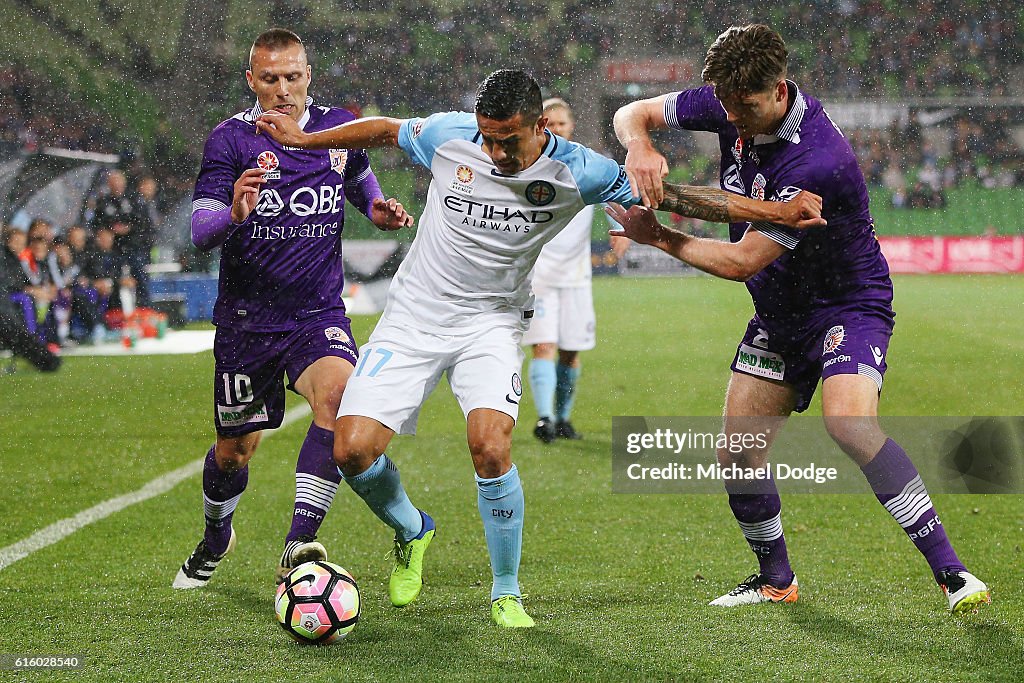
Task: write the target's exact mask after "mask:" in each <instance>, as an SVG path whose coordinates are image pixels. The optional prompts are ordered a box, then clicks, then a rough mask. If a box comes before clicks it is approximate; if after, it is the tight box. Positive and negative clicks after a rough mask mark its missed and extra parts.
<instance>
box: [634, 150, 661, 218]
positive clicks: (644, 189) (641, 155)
mask: <svg viewBox="0 0 1024 683" xmlns="http://www.w3.org/2000/svg"><path fill="white" fill-rule="evenodd" d="M667 175H668V162H667V161H665V157H663V156H661V154H659V153H658V150H656V149H654V146H653V145H651V144H650V143H649V142H637V143H634V144H632V145H630V147H629V151H628V152H626V177H627V178H629V189H630V190H631V191H632V192H633V196H634V197H639V198H640V200H641V201H642V202H643V205H644V206H646V207H650V208H652V209H656V208H658V205H659V204H661V202H662V200H663V199H665V188H664V187H662V180H663V179H664V178H665V176H667Z"/></svg>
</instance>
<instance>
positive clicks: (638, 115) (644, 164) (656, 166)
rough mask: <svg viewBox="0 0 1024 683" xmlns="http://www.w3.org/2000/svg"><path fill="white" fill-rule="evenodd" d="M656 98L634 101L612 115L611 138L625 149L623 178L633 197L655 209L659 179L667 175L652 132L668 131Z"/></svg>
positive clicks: (660, 196)
mask: <svg viewBox="0 0 1024 683" xmlns="http://www.w3.org/2000/svg"><path fill="white" fill-rule="evenodd" d="M666 97H668V95H667V94H666V95H659V96H657V97H652V98H650V99H648V100H637V101H636V102H630V103H629V104H627V105H625V106H624V107H621V108H620V109H619V110H618V111H617V112H615V118H614V119H613V124H614V126H615V136H616V137H617V138H618V139H619V143H620V144H621V145H622V146H623V147H625V148H626V164H625V168H626V177H628V178H629V188H630V189H631V190H632V191H633V196H634V197H639V198H640V200H641V201H642V203H643V205H644V206H647V207H650V208H653V209H656V208H658V206H659V205H660V204H661V202H662V200H663V199H664V198H665V195H664V190H663V188H662V180H663V179H664V178H665V176H666V175H668V162H667V161H665V157H663V156H662V155H661V154H660V153H659V152H658V150H657V149H655V148H654V143H652V142H651V134H650V131H652V130H662V129H665V128H668V123H666V121H665V98H666Z"/></svg>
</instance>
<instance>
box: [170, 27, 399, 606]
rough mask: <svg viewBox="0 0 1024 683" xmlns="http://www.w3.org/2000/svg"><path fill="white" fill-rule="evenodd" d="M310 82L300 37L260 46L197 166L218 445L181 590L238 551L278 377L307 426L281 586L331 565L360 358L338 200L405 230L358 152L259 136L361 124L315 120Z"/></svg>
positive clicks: (330, 115) (274, 35)
mask: <svg viewBox="0 0 1024 683" xmlns="http://www.w3.org/2000/svg"><path fill="white" fill-rule="evenodd" d="M311 75H312V70H311V68H310V66H309V63H308V61H307V59H306V50H305V48H304V46H303V44H302V41H301V40H300V39H299V37H298V36H297V35H295V34H294V33H292V32H291V31H287V30H284V29H270V30H268V31H265V32H264V33H262V34H261V35H260V36H259V37H258V38H257V39H256V41H255V42H254V43H253V46H252V49H251V51H250V53H249V70H248V71H246V80H247V81H248V84H249V88H250V89H251V90H252V91H253V92H254V93H256V105H255V106H254V107H253V108H252V109H249V110H247V111H244V112H241V113H239V114H236V115H235V116H233V117H231V118H230V119H228V120H227V121H224V122H223V123H221V124H220V125H219V126H217V127H216V128H215V129H214V130H213V132H212V133H211V134H210V137H209V139H208V140H207V142H206V148H205V150H204V152H203V162H202V167H201V168H200V171H199V178H198V180H197V181H196V188H195V194H194V201H193V213H192V241H193V242H194V243H195V245H196V246H197V247H199V248H200V249H205V250H209V249H212V248H214V247H217V246H220V247H221V269H220V284H219V292H218V296H217V303H216V305H215V307H214V313H213V321H214V324H215V325H216V326H217V334H216V338H215V342H214V350H213V353H214V359H215V362H216V369H215V376H214V423H215V426H216V430H217V442H216V444H215V446H214V447H213V448H211V449H210V451H209V452H208V453H207V455H206V465H205V467H204V469H203V500H204V512H205V518H206V531H205V533H204V535H203V539H202V540H201V541H200V542H199V544H198V545H197V546H196V549H195V551H193V553H192V555H191V556H190V557H189V558H188V559H187V560H186V561H185V563H184V564H183V565H182V567H181V569H180V570H179V571H178V574H177V576H176V577H175V579H174V583H173V585H174V587H175V588H197V587H200V586H203V585H205V584H206V582H207V581H209V579H210V576H211V574H212V573H213V571H214V570H215V569H216V568H217V565H218V563H219V562H220V561H221V559H222V558H223V557H224V555H225V554H227V553H228V552H229V551H230V550H231V549H232V547H233V546H234V542H235V532H234V530H233V529H232V527H231V518H232V515H233V513H234V510H235V506H236V505H237V504H238V500H239V498H240V497H241V495H242V492H243V491H244V490H245V487H246V484H247V482H248V478H249V467H248V463H249V459H250V458H251V457H252V455H253V452H254V451H255V450H256V447H257V445H258V444H259V441H260V434H261V432H262V430H264V429H273V428H276V427H278V426H280V424H281V421H282V419H283V417H284V410H285V394H284V386H283V385H282V382H283V380H284V378H285V376H286V375H287V380H288V385H287V388H288V389H291V390H292V391H295V392H297V393H299V394H301V395H302V396H303V397H304V398H305V399H306V400H307V401H308V402H309V405H310V408H312V410H313V422H312V424H310V426H309V431H308V432H307V434H306V439H305V441H304V442H303V444H302V448H301V449H300V450H299V457H298V462H297V464H296V469H295V505H294V509H293V513H292V525H291V529H290V530H289V532H288V535H287V537H286V538H285V549H284V552H283V553H282V555H281V561H280V565H279V566H278V568H277V574H276V579H277V581H278V582H280V581H281V580H283V577H284V576H285V575H286V574H287V572H288V570H289V569H290V568H291V567H293V566H295V565H297V564H300V563H302V562H306V561H310V560H314V559H326V556H327V553H326V550H325V548H324V547H323V545H321V544H320V543H318V542H316V540H315V538H316V533H317V531H318V529H319V527H320V524H321V523H322V522H323V519H324V516H325V515H326V514H327V511H328V509H329V508H330V506H331V502H332V501H333V499H334V494H335V491H336V490H337V487H338V482H339V481H340V477H339V475H338V470H337V468H336V467H335V466H334V461H333V459H332V451H333V448H334V431H333V428H334V419H335V416H336V415H337V411H338V402H339V400H340V398H341V394H342V392H343V391H344V388H345V383H346V381H347V380H348V377H349V375H350V374H351V372H352V367H353V365H354V364H355V362H356V358H357V354H358V351H357V347H356V343H355V341H353V339H352V333H351V329H350V327H349V319H348V317H347V316H346V315H345V305H344V303H343V301H342V298H341V291H342V286H343V284H344V273H343V264H342V258H341V234H342V230H343V228H344V220H345V214H344V206H345V200H346V199H347V200H348V201H349V202H351V203H352V204H353V205H354V206H355V207H356V208H358V209H359V210H360V211H361V212H362V213H364V214H365V215H366V216H367V217H368V218H369V219H370V220H371V221H372V222H373V223H374V225H376V226H377V227H379V228H381V229H384V230H393V229H398V228H401V227H403V226H407V225H410V224H411V223H412V218H411V217H410V216H408V215H407V214H406V213H405V210H404V209H403V208H402V205H401V204H398V203H397V202H396V201H395V200H393V199H392V200H388V201H385V200H384V199H383V196H382V194H381V191H380V187H379V186H378V184H377V179H376V178H375V177H374V175H373V172H372V171H371V170H370V161H369V158H368V157H367V156H366V152H365V151H364V150H361V149H331V150H325V151H322V152H306V151H302V150H295V149H287V148H285V147H283V146H281V145H279V144H277V143H276V142H275V141H274V140H273V139H272V138H270V137H269V136H258V137H257V136H256V135H255V133H256V132H257V131H256V128H255V127H254V125H253V121H254V120H255V119H257V118H258V117H259V116H260V115H261V114H263V113H264V112H266V111H276V112H278V113H280V114H282V115H284V116H287V117H289V118H290V119H292V120H294V121H296V122H297V125H299V126H302V127H303V128H305V129H307V130H321V129H323V128H330V127H332V126H336V125H338V124H340V123H344V122H346V121H351V120H352V119H354V118H355V116H353V114H352V113H351V112H349V111H347V110H345V109H337V108H331V107H323V106H312V104H313V102H312V98H310V97H308V96H307V90H308V88H309V84H310V79H311Z"/></svg>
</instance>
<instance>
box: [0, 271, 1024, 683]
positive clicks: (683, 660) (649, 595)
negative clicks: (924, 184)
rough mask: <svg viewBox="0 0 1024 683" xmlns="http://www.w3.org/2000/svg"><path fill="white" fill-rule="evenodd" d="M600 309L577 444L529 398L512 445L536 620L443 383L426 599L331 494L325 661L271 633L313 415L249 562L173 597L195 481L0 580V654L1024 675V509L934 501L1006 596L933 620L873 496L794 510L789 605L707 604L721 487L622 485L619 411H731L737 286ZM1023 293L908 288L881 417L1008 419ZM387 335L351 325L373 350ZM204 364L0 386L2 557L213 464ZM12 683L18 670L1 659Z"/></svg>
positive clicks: (196, 666)
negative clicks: (348, 585) (353, 605)
mask: <svg viewBox="0 0 1024 683" xmlns="http://www.w3.org/2000/svg"><path fill="white" fill-rule="evenodd" d="M595 299H596V302H597V307H598V321H599V343H598V348H597V349H595V350H594V351H592V352H589V353H587V354H586V355H585V356H584V367H585V369H584V373H583V376H582V378H581V381H580V387H579V392H580V393H579V399H578V402H577V406H578V407H577V413H576V418H575V422H576V425H577V427H578V428H579V429H580V430H581V431H582V432H584V433H585V435H586V438H585V440H584V441H581V442H574V443H565V442H562V443H558V444H555V445H553V446H548V447H544V446H542V445H541V444H539V443H538V442H537V441H535V440H534V439H533V438H532V436H531V435H530V430H531V427H532V422H533V419H534V413H533V410H532V406H531V403H530V401H529V399H528V397H527V399H526V400H524V402H523V411H522V416H521V418H522V419H521V420H520V424H519V426H518V427H517V429H516V437H515V441H514V445H513V456H514V460H515V461H516V462H517V463H518V465H519V468H520V470H521V472H522V478H523V483H524V487H525V491H526V499H527V517H526V529H525V533H524V539H525V540H524V553H523V566H522V573H521V579H522V583H523V588H524V590H525V592H526V593H527V594H528V600H527V605H528V608H529V609H530V612H531V614H532V615H533V616H534V617H535V618H536V619H537V622H538V626H537V628H535V629H533V630H531V631H529V632H515V633H508V632H502V631H500V630H499V629H498V628H496V627H495V626H494V625H493V624H492V623H491V622H490V617H489V610H488V607H487V600H488V589H489V585H490V573H489V569H488V563H487V554H486V550H485V546H484V541H483V531H482V527H481V524H480V520H479V516H478V513H477V509H476V492H475V487H474V485H473V471H472V467H471V464H470V459H469V457H468V453H467V450H466V446H465V433H464V426H463V421H462V416H461V413H460V412H459V410H458V407H457V405H456V404H455V402H454V400H453V398H452V397H451V395H450V392H449V391H448V389H447V386H446V385H444V386H442V387H441V388H440V389H439V390H438V391H437V392H436V394H435V395H434V396H433V397H432V398H431V399H430V401H429V403H428V404H427V405H426V406H425V408H424V411H423V416H422V419H421V422H420V434H419V435H418V436H417V437H415V438H411V439H410V438H399V439H396V440H395V442H394V443H393V444H392V448H391V449H390V450H389V453H390V454H391V456H392V458H393V459H394V460H395V461H396V462H397V463H398V465H399V466H400V467H401V470H402V475H403V479H404V482H405V484H406V487H407V489H408V491H409V494H410V496H411V498H412V500H413V502H414V503H416V504H418V505H419V506H421V507H423V508H425V509H426V510H428V511H430V512H431V514H432V515H433V516H434V517H435V519H436V520H437V522H438V530H439V531H438V537H437V540H435V542H434V544H433V545H432V546H431V549H430V551H429V553H428V556H427V577H426V580H427V585H426V586H425V588H424V591H423V594H422V595H421V596H420V599H419V601H418V602H417V603H416V604H414V605H413V606H411V607H409V608H406V609H404V610H396V609H394V608H392V607H390V605H389V604H388V601H387V596H386V586H385V581H386V577H387V572H388V560H386V559H385V553H386V552H387V550H388V549H389V546H390V533H389V530H387V529H386V528H385V527H384V526H383V525H382V524H381V523H380V522H379V521H377V519H376V518H375V517H373V516H372V514H371V513H370V512H369V511H368V510H367V509H366V508H365V506H364V505H363V504H362V503H361V502H360V501H358V500H357V499H356V497H355V496H354V495H353V494H352V493H351V491H349V490H348V489H347V488H346V487H344V486H343V487H342V488H341V489H340V490H339V493H338V496H337V499H336V500H335V504H334V509H333V510H332V512H331V514H330V515H329V517H328V519H327V521H326V523H325V525H324V527H323V529H322V530H321V539H322V540H323V541H324V542H325V544H326V545H327V546H328V549H329V552H330V555H331V559H332V560H333V561H336V562H338V563H340V564H342V565H343V566H345V567H346V568H347V569H349V570H350V571H351V572H352V573H353V575H354V576H355V577H356V579H357V580H358V581H359V585H360V589H361V592H362V597H363V601H364V604H363V613H362V618H361V621H360V623H359V625H358V626H357V627H356V630H355V631H354V633H353V634H352V635H351V636H350V637H349V638H348V639H347V640H346V641H344V642H343V643H342V644H340V645H338V646H333V647H327V648H315V647H302V646H299V645H297V644H295V643H293V642H292V641H291V640H290V639H289V638H288V637H287V636H286V635H285V634H284V633H283V632H282V631H281V629H280V628H279V627H278V626H277V624H276V622H275V620H274V616H273V609H272V600H273V594H274V586H273V579H272V577H273V570H274V567H275V566H276V563H277V559H278V556H279V553H280V550H281V544H282V541H283V536H284V533H285V531H286V530H287V526H288V523H289V520H290V511H291V500H292V494H293V467H294V461H295V454H296V452H297V450H298V447H299V444H300V443H301V440H302V438H303V435H304V433H305V425H306V422H305V420H303V421H300V422H299V423H296V424H293V425H291V426H290V427H288V428H286V429H285V430H283V431H282V433H280V434H276V435H275V436H274V437H273V438H271V439H268V440H267V441H266V442H265V443H264V444H263V445H262V446H261V447H260V450H259V451H258V453H257V454H256V456H255V458H254V460H253V462H252V467H251V477H250V484H249V489H248V491H247V492H246V494H245V496H244V497H243V499H242V502H241V504H240V505H239V507H238V511H237V513H236V515H235V527H236V530H237V532H238V535H239V546H238V549H237V550H236V551H235V553H234V554H233V555H232V556H230V558H229V559H227V560H225V562H224V563H223V564H222V565H221V567H220V569H218V571H217V574H216V576H215V577H214V580H213V581H212V582H211V585H210V586H208V587H207V588H206V589H205V590H203V591H196V592H185V593H183V592H177V591H172V590H171V588H170V582H171V579H172V578H173V576H174V573H175V571H176V570H177V568H178V566H179V565H180V563H181V562H182V560H184V558H185V556H186V555H187V554H188V553H189V552H190V551H191V549H192V547H193V546H194V544H195V542H196V541H197V540H198V537H199V535H200V533H201V528H202V505H201V500H202V499H201V493H200V481H199V477H193V478H191V479H189V480H187V481H185V482H184V483H182V484H180V485H178V486H177V487H176V488H174V489H173V490H171V491H170V492H168V493H166V494H163V495H161V496H159V497H157V498H154V499H151V500H149V501H146V502H144V503H141V504H139V505H136V506H134V507H131V508H128V509H126V510H123V511H121V512H119V513H116V514H114V515H112V516H110V517H108V518H106V519H103V520H101V521H99V522H97V523H95V524H93V525H91V526H87V527H85V528H83V529H81V530H79V531H78V532H76V533H74V534H72V535H71V536H69V537H68V538H66V539H64V540H62V541H61V542H59V543H57V544H55V545H52V546H49V547H47V548H45V549H43V550H40V551H38V552H36V553H34V554H32V555H30V556H28V557H27V558H25V559H23V560H21V561H19V562H16V563H14V564H12V565H11V566H9V567H7V568H6V569H4V570H3V571H0V653H11V654H17V653H20V654H51V655H82V656H84V658H85V662H84V666H83V668H82V670H80V671H75V672H66V673H50V674H46V676H47V678H48V679H58V680H74V681H114V680H151V681H174V680H195V681H211V682H213V681H234V680H247V681H261V680H276V681H287V680H301V679H309V680H339V681H341V680H344V681H356V680H377V681H394V680H409V681H411V680H439V679H444V680H454V679H462V680H495V681H502V680H509V681H520V680H536V681H553V680H610V681H626V680H737V681H761V680H794V681H810V680H844V681H860V680H878V681H891V680H900V681H938V680H944V681H968V680H1020V676H1021V666H1022V662H1024V595H1022V593H1024V584H1022V576H1024V554H1022V552H1021V545H1022V541H1024V506H1022V505H1021V503H1020V499H1019V498H1018V497H1011V496H952V495H945V496H941V495H940V496H935V502H936V506H937V508H938V510H939V513H940V514H941V515H942V518H943V521H944V523H945V524H946V527H947V529H948V531H949V533H950V535H951V537H952V539H953V541H954V544H955V546H956V548H957V550H958V551H959V553H960V555H961V558H962V559H963V560H964V561H965V562H966V564H967V565H968V566H969V567H971V568H972V569H973V570H974V571H975V572H976V573H977V574H979V575H980V576H981V577H982V578H983V579H984V580H985V581H987V582H988V583H989V585H990V586H991V588H992V589H993V595H994V601H995V602H994V604H993V605H991V606H990V607H989V608H988V609H986V610H984V611H982V612H981V613H980V614H977V615H973V616H970V617H968V618H964V619H954V618H951V617H950V616H949V615H947V614H946V610H945V606H946V605H945V598H944V597H943V596H942V594H941V592H940V591H939V589H938V588H937V587H936V586H935V584H934V582H933V581H932V579H931V576H930V573H929V572H928V568H927V565H926V564H925V562H924V561H923V559H922V558H921V557H920V556H919V555H918V553H917V552H916V550H914V548H913V546H912V545H911V543H910V542H909V541H908V540H907V539H906V537H905V536H904V534H903V533H902V531H901V530H900V529H899V528H898V527H897V526H896V524H895V523H894V522H893V521H892V519H891V518H890V517H889V516H888V514H886V513H885V511H884V510H883V509H882V508H881V506H879V505H878V504H877V503H875V502H874V500H873V498H871V497H870V496H867V495H835V496H811V495H794V496H789V497H786V496H784V497H783V510H784V513H783V520H784V522H785V524H786V530H787V537H788V540H789V546H790V555H791V558H792V559H793V562H794V567H795V569H796V571H797V573H798V574H799V576H800V579H801V585H802V594H801V598H800V601H799V602H798V603H796V604H794V605H787V606H762V607H761V608H752V609H745V610H737V611H720V610H714V609H710V608H708V607H706V604H707V602H708V601H709V600H711V599H713V598H715V597H717V596H718V595H719V594H721V593H722V592H724V591H725V590H727V589H729V588H731V587H732V586H733V585H734V584H735V583H736V582H737V581H738V580H740V579H742V578H743V577H744V576H745V575H746V574H748V573H750V572H751V571H753V569H754V567H755V566H756V565H755V562H754V559H753V557H752V555H751V553H750V551H749V550H748V549H747V547H746V544H745V543H744V542H743V540H742V537H741V536H740V533H739V530H738V529H737V528H736V524H735V521H734V520H733V519H732V516H731V514H730V512H729V508H728V505H727V503H726V499H725V496H724V493H723V494H722V495H676V496H654V495H649V496H635V495H631V496H626V495H613V494H611V493H610V488H611V483H610V482H611V472H610V451H609V448H610V441H611V434H610V424H611V417H612V416H615V415H630V414H639V415H642V414H651V415H715V414H718V413H719V412H720V410H721V400H722V395H723V391H724V386H725V381H726V379H727V374H728V369H727V368H728V363H729V362H730V360H731V356H732V354H733V352H734V349H735V345H736V342H737V340H738V335H739V334H740V333H741V332H742V330H743V326H744V324H745V322H746V320H747V318H748V317H749V315H750V303H749V299H748V298H747V295H746V292H745V291H744V289H743V287H742V286H740V285H737V284H735V283H727V282H722V281H714V280H712V279H710V278H690V279H652V280H620V279H601V280H598V281H596V282H595ZM1021 301H1024V278H1019V277H954V276H947V277H903V278H899V279H898V280H897V281H896V309H897V315H898V319H897V328H896V334H895V336H894V338H893V342H892V345H891V347H890V352H889V358H888V360H889V364H890V370H889V373H888V375H887V376H886V391H885V393H884V395H883V400H882V411H883V413H884V414H888V415H967V414H971V415H1014V414H1017V415H1019V414H1021V412H1022V409H1024V408H1022V406H1024V401H1022V399H1024V389H1022V386H1024V384H1022V382H1021V379H1020V376H1021V369H1020V363H1021V359H1024V317H1022V316H1021ZM372 324H373V320H372V319H369V318H359V319H357V320H356V321H355V328H356V334H357V335H358V338H359V340H361V341H362V340H365V339H366V336H367V334H368V333H369V330H370V329H371V327H372ZM212 369H213V360H212V355H211V354H209V353H206V354H200V355H197V356H194V357H188V356H173V357H139V358H114V359H108V358H102V359H100V358H93V359H89V358H76V359H70V360H69V361H68V362H67V363H66V365H65V368H64V370H63V371H62V372H61V374H59V375H57V376H42V375H39V374H36V373H34V372H33V371H31V370H28V369H25V368H24V367H23V369H22V371H21V372H18V373H17V374H15V375H13V376H8V377H0V472H2V473H3V480H2V485H3V488H4V492H3V494H2V495H0V519H2V520H3V523H2V524H0V547H6V546H8V545H10V544H12V543H15V542H17V541H19V540H21V539H23V538H25V537H27V536H29V535H30V534H32V533H33V532H35V531H36V530H38V529H41V528H42V527H44V526H46V525H48V524H50V523H52V522H55V521H57V520H59V519H62V518H65V517H69V516H72V515H74V514H75V513H77V512H79V511H81V510H84V509H86V508H88V507H90V506H92V505H95V504H97V503H99V502H101V501H104V500H107V499H109V498H112V497H114V496H117V495H120V494H123V493H127V492H129V491H134V490H136V489H138V488H140V487H141V486H142V485H143V484H145V483H146V482H147V481H149V480H151V479H153V478H154V477H157V476H159V475H160V474H163V473H165V472H167V471H170V470H172V469H174V468H177V467H179V466H181V465H183V464H185V463H187V462H189V461H192V460H195V459H196V458H199V457H201V456H202V455H203V454H204V453H205V452H206V449H207V448H208V446H209V444H210V442H211V438H212V428H211V424H210V412H211V411H210V381H211V379H212ZM294 398H295V397H293V399H294ZM300 400H301V399H299V400H292V401H291V403H290V405H292V406H296V405H298V404H299V401H300ZM819 410H820V403H816V404H815V405H814V406H812V409H811V411H812V412H815V411H819ZM912 455H913V454H912ZM917 457H922V456H920V455H918V456H917ZM15 676H20V677H22V678H28V677H27V676H24V674H14V673H12V672H0V680H14V677H15ZM19 680H20V679H19Z"/></svg>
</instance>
